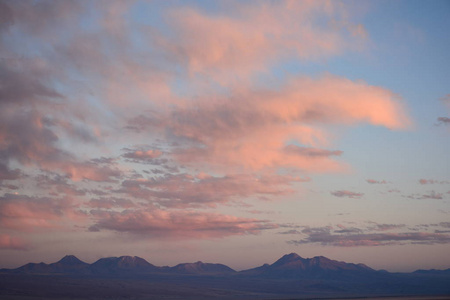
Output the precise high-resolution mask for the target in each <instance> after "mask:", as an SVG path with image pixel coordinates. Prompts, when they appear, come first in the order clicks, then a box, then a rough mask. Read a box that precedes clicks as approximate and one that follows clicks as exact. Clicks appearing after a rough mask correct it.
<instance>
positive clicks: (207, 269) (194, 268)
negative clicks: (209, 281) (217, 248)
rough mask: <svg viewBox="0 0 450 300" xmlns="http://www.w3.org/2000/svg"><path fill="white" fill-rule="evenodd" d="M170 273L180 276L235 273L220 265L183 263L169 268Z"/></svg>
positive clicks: (199, 262)
mask: <svg viewBox="0 0 450 300" xmlns="http://www.w3.org/2000/svg"><path fill="white" fill-rule="evenodd" d="M170 271H171V272H174V273H180V274H232V273H236V271H235V270H233V269H232V268H230V267H228V266H226V265H222V264H210V263H203V262H201V261H198V262H195V263H184V264H179V265H176V266H175V267H172V268H170Z"/></svg>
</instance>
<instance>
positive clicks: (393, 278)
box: [0, 253, 450, 299]
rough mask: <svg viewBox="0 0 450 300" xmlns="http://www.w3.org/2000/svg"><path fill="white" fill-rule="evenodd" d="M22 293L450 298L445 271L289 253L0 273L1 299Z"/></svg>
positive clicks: (131, 259)
mask: <svg viewBox="0 0 450 300" xmlns="http://www.w3.org/2000/svg"><path fill="white" fill-rule="evenodd" d="M29 295H39V297H40V299H63V298H64V299H69V298H70V299H72V298H73V299H86V298H89V299H112V298H117V297H119V298H121V299H122V298H123V299H125V298H129V299H149V298H152V299H160V298H164V299H212V298H217V297H220V298H221V299H236V298H239V299H267V298H270V299H296V298H308V297H309V298H333V297H334V298H336V297H337V298H339V297H340V298H354V297H361V296H364V297H375V296H377V297H378V296H405V295H407V296H411V295H421V296H423V295H426V296H429V295H450V269H447V270H417V271H415V272H412V273H389V272H387V271H375V270H373V269H371V268H369V267H368V266H366V265H363V264H354V263H346V262H342V261H336V260H331V259H329V258H326V257H323V256H316V257H313V258H302V257H301V256H299V255H298V254H296V253H291V254H287V255H284V256H283V257H281V258H280V259H278V260H277V261H275V262H274V263H272V264H271V265H269V264H264V265H262V266H260V267H257V268H253V269H249V270H244V271H240V272H236V271H234V270H233V269H231V268H230V267H228V266H226V265H223V264H214V263H203V262H201V261H198V262H196V263H183V264H179V265H176V266H174V267H157V266H154V265H152V264H151V263H149V262H147V261H146V260H145V259H143V258H140V257H136V256H120V257H107V258H101V259H99V260H97V261H96V262H94V263H92V264H87V263H85V262H83V261H81V260H79V259H78V258H76V257H75V256H73V255H67V256H65V257H63V258H62V259H61V260H60V261H58V262H55V263H51V264H45V263H37V264H36V263H29V264H26V265H24V266H21V267H19V268H17V269H2V270H0V299H3V298H8V297H10V296H13V297H15V298H14V299H22V298H20V297H25V298H26V297H28V296H29ZM168 295H169V296H170V297H169V296H168ZM3 296H5V297H3ZM17 297H19V298H17ZM25 298H24V299H25ZM8 299H10V298H8ZM11 299H13V298H11ZM27 299H28V298H27Z"/></svg>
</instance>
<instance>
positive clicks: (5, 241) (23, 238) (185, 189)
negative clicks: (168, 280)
mask: <svg viewBox="0 0 450 300" xmlns="http://www.w3.org/2000/svg"><path fill="white" fill-rule="evenodd" d="M449 16H450V2H448V1H400V0H396V1H175V0H171V1H102V0H96V1H83V0H81V1H69V0H68V1H40V0H37V1H24V0H18V1H12V0H11V1H0V267H5V268H13V267H18V266H20V265H23V264H25V263H28V262H41V261H43V262H46V263H51V262H55V261H57V260H59V259H60V258H61V257H63V256H64V255H66V254H73V255H76V256H77V257H78V258H80V259H82V260H84V261H86V262H89V263H92V262H94V261H96V260H97V259H99V258H101V257H108V256H121V255H136V256H140V257H142V258H145V259H146V260H148V261H149V262H150V263H152V264H154V265H157V266H164V265H169V266H173V265H176V264H178V263H182V262H195V261H198V260H202V261H204V262H214V263H223V264H226V265H228V266H230V267H232V268H234V269H236V270H243V269H247V268H252V267H256V266H259V265H262V264H264V263H273V262H274V261H275V260H277V259H278V258H279V257H281V256H282V255H284V254H286V253H291V252H295V253H298V254H299V255H300V256H302V257H305V258H308V257H313V256H319V255H323V256H326V257H328V258H330V259H335V260H341V261H346V262H354V263H364V264H367V265H368V266H370V267H372V268H375V269H386V270H389V271H402V272H403V271H405V272H406V271H413V270H416V269H430V268H437V269H446V268H450V256H449V255H448V253H450V203H449V201H450V159H449V157H450V155H449V153H450V54H449V53H450V35H449V34H448V31H449V29H450V17H449Z"/></svg>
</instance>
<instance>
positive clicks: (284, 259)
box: [275, 252, 303, 264]
mask: <svg viewBox="0 0 450 300" xmlns="http://www.w3.org/2000/svg"><path fill="white" fill-rule="evenodd" d="M302 259H303V258H302V257H301V256H300V255H298V254H297V253H294V252H292V253H289V254H286V255H283V256H282V257H281V258H280V259H279V260H277V261H276V262H275V264H286V263H290V262H294V261H298V260H302Z"/></svg>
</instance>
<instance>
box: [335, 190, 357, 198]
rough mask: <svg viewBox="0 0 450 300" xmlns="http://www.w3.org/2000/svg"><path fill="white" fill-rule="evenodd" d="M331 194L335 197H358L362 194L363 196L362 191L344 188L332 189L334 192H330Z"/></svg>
mask: <svg viewBox="0 0 450 300" xmlns="http://www.w3.org/2000/svg"><path fill="white" fill-rule="evenodd" d="M331 194H332V195H333V196H336V197H348V198H354V199H359V198H361V197H362V196H364V194H363V193H355V192H351V191H346V190H340V191H334V192H331Z"/></svg>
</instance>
